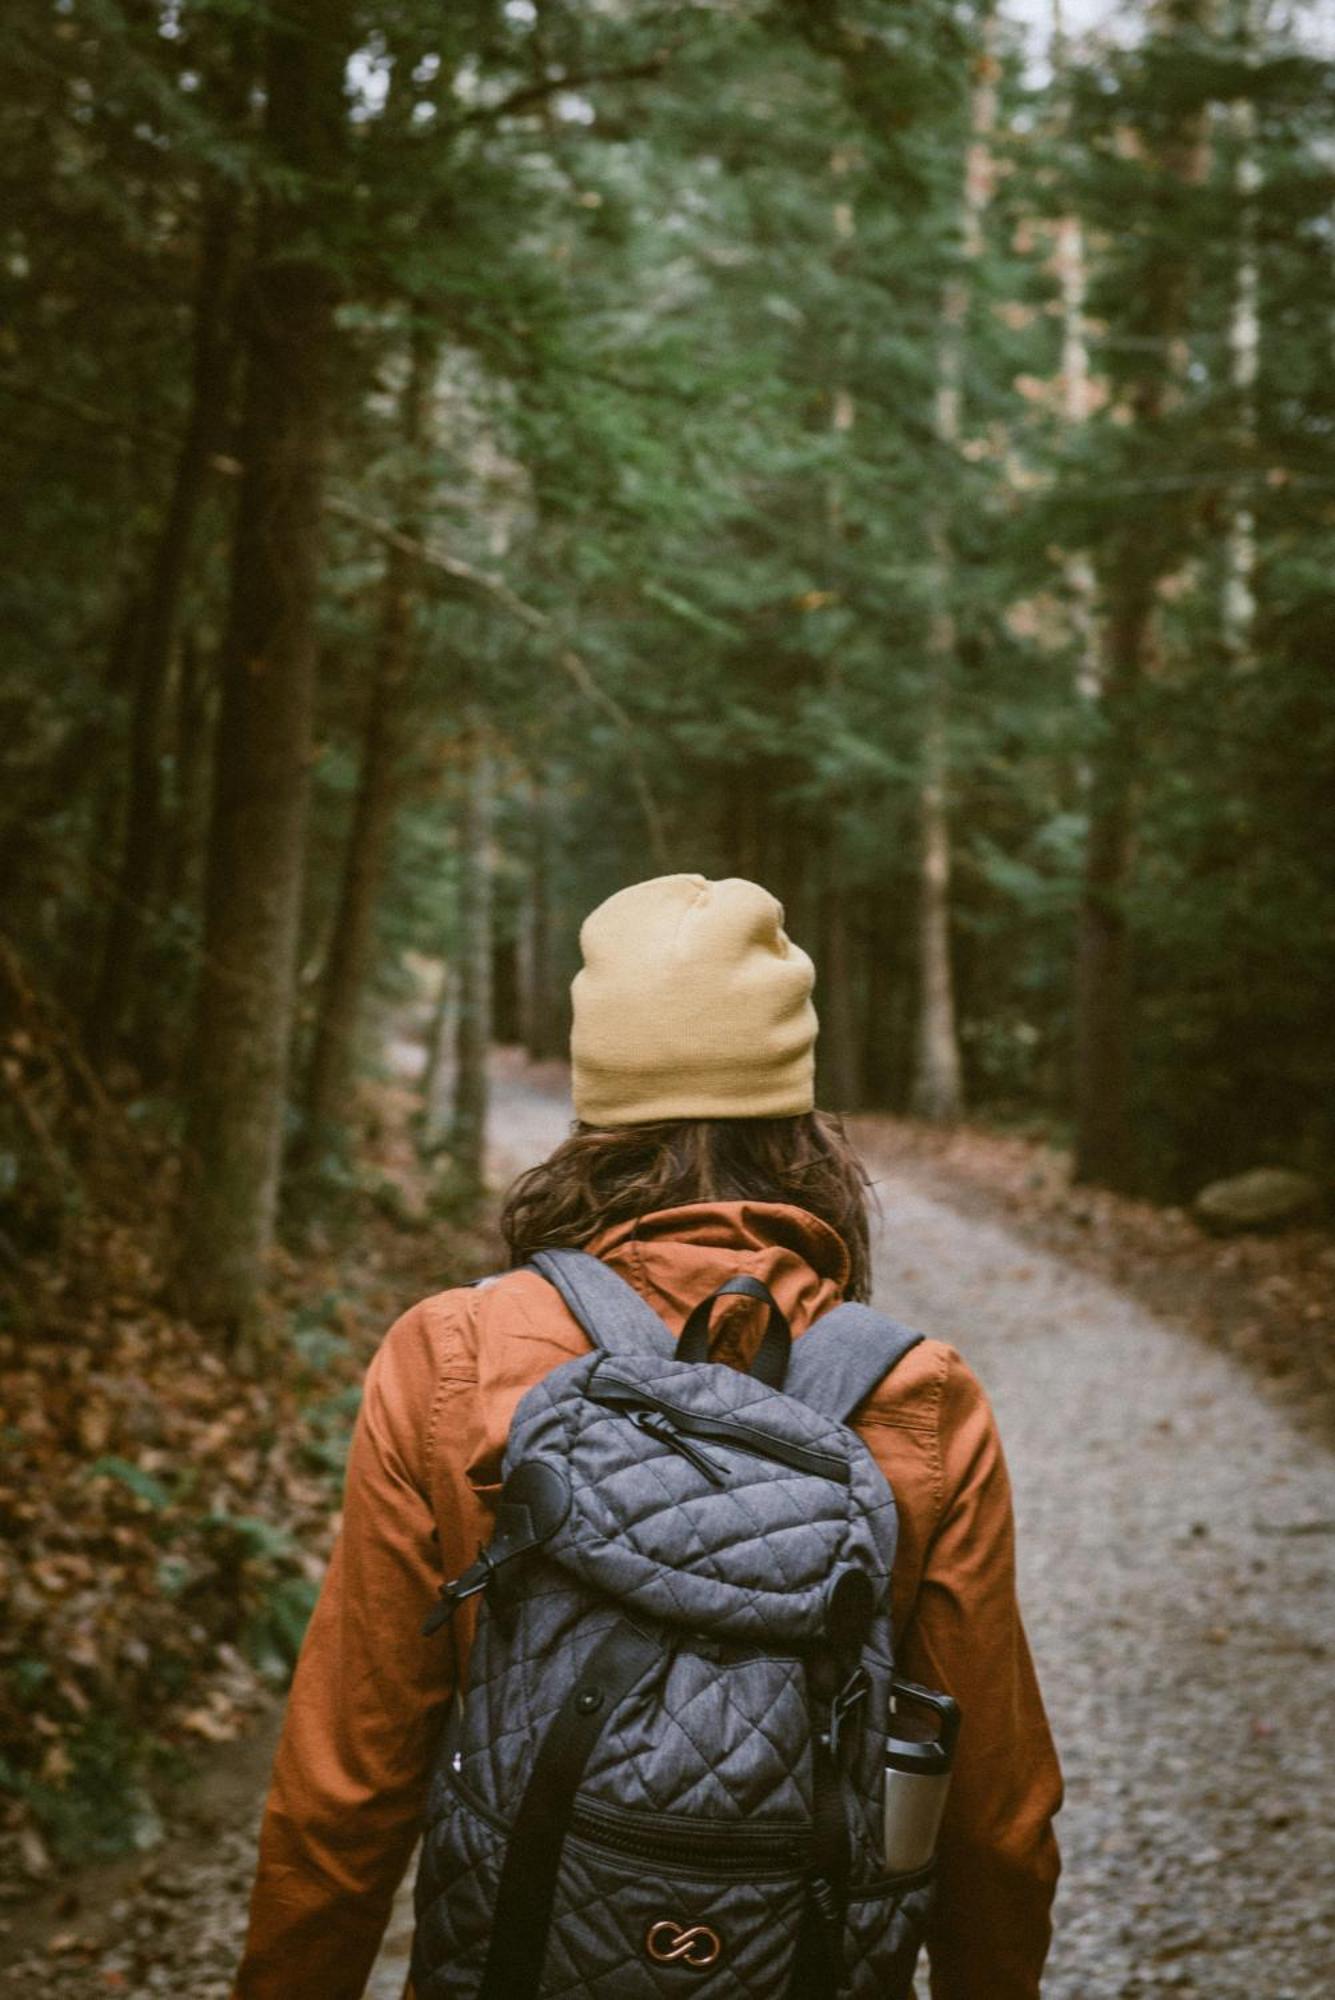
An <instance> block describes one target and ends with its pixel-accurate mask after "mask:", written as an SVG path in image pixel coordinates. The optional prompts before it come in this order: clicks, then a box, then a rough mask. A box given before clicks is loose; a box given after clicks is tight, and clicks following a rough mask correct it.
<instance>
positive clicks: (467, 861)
mask: <svg viewBox="0 0 1335 2000" xmlns="http://www.w3.org/2000/svg"><path fill="white" fill-rule="evenodd" d="M467 753H468V762H467V770H466V784H465V793H464V808H463V817H462V822H461V826H460V842H459V990H458V1017H457V1021H456V1025H455V1037H454V1102H453V1106H452V1112H451V1117H450V1131H449V1140H448V1146H449V1153H450V1160H451V1178H452V1180H453V1182H454V1185H455V1187H456V1189H457V1190H458V1191H459V1192H460V1193H462V1194H464V1195H473V1194H476V1193H478V1192H480V1191H481V1189H482V1186H483V1184H484V1179H485V1169H486V1141H487V1057H488V1054H489V1053H490V1050H491V931H492V924H491V918H492V869H491V837H492V820H493V813H494V791H495V774H494V769H493V759H492V752H491V746H490V744H489V743H488V741H487V738H486V733H485V728H484V726H483V725H482V724H481V723H480V721H476V720H475V721H474V724H473V726H472V727H471V729H470V731H469V737H468V746H467Z"/></svg>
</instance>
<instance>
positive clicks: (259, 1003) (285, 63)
mask: <svg viewBox="0 0 1335 2000" xmlns="http://www.w3.org/2000/svg"><path fill="white" fill-rule="evenodd" d="M348 42H349V36H348V31H347V20H346V14H345V10H344V7H343V6H342V5H341V4H331V3H330V0H321V3H320V4H318V5H317V4H316V0H292V4H291V5H290V6H288V7H287V8H286V9H285V10H284V12H283V13H282V15H281V16H280V17H275V19H274V24H273V25H272V26H271V27H270V29H269V35H268V49H267V72H268V93H267V109H266V127H267V132H268V136H269V138H270V140H271V142H272V145H273V148H274V150H275V152H276V154H277V155H278V157H279V160H280V162H281V164H282V166H283V167H284V168H285V169H286V170H287V175H288V177H289V178H288V179H287V180H285V182H284V183H283V192H281V193H272V194H270V196H269V198H268V202H267V206H266V209H265V213H264V216H263V218H262V225H261V234H260V241H259V254H258V260H257V267H256V270H255V272H254V274H253V277H252V280H251V297H250V300H249V308H250V309H249V326H248V333H247V352H246V363H247V366H246V391H245V402H244V410H243V422H242V450H243V458H244V468H245V469H244V473H243V476H242V481H241V490H240V494H239V497H238V506H237V515H236V527H235V532H234V539H233V547H232V591H231V602H230V607H229V614H228V625H227V633H226V637H225V640H224V644H223V651H222V705H221V711H220V714H219V719H218V732H217V744H216V779H215V788H214V801H213V816H212V825H211V829H210V841H209V862H208V887H207V892H206V907H205V927H204V958H203V972H202V977H201V981H200V993H199V1014H198V1023H197V1031H196V1039H195V1053H194V1089H193V1094H192V1099H191V1103H190V1117H189V1128H188V1156H189V1160H190V1168H191V1172H190V1181H189V1185H188V1191H187V1205H186V1213H185V1217H184V1228H183V1232H182V1249H183V1257H182V1268H181V1276H182V1283H183V1286H184V1289H185V1291H186V1294H187V1297H188V1299H189V1302H190V1305H191V1307H192V1309H193V1310H194V1311H195V1312H196V1313H197V1314H198V1315H199V1316H200V1317H202V1318H207V1319H211V1320H217V1321H220V1322H222V1323H224V1324H225V1325H226V1326H227V1327H228V1328H229V1329H230V1330H231V1331H232V1332H233V1333H234V1334H235V1333H238V1332H241V1331H243V1330H244V1328H245V1327H246V1324H247V1322H248V1321H249V1320H250V1319H251V1317H252V1315H253V1311H254V1308H255V1305H256V1303H257V1299H258V1293H259V1288H260V1286H261V1284H262V1282H263V1278H264V1271H265V1264H266V1260H267V1255H268V1251H269V1248H270V1245H271V1242H272V1237H273V1227H274V1220H275V1211H276V1203H277V1194H278V1170H279V1159H280V1149H281V1142H282V1133H283V1124H284V1118H285V1113H286V1099H287V1078H288V1055H289V1043H290V1037H291V1026H292V1011H293V993H294V983H295V976H296V957H297V944H298V934H299V921H300V911H301V884H302V868H303V860H304V843H305V830H306V808H307V797H308V791H309V779H310V763H311V727H312V711H313V705H314V693H315V661H316V647H315V601H316V589H317V583H318V575H319V560H320V514H321V502H322V498H323V488H324V458H325V448H326V437H327V430H328V414H329V396H328V375H329V370H330V364H331V356H332V347H333V342H334V296H335V295H334V282H333V278H332V276H331V273H330V271H329V269H328V268H327V267H326V266H325V264H324V263H323V262H322V261H321V259H320V256H319V254H318V250H317V247H316V246H317V245H318V244H319V242H320V240H321V236H322V233H323V230H324V227H325V224H326V216H325V214H324V212H323V203H325V202H327V201H328V200H329V197H328V195H327V193H323V192H321V193H318V194H317V193H316V190H317V189H323V188H327V185H328V181H329V179H330V178H332V176H333V172H334V164H335V161H336V157H337V150H338V128H339V126H340V125H341V121H342V116H343V71H344V63H345V58H346V53H347V47H348ZM293 177H299V180H298V184H299V186H300V188H301V189H302V190H304V192H301V193H297V194H292V193H290V192H288V191H287V190H288V189H289V188H290V187H291V185H292V178H293Z"/></svg>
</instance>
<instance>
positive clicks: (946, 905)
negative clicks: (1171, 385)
mask: <svg viewBox="0 0 1335 2000" xmlns="http://www.w3.org/2000/svg"><path fill="white" fill-rule="evenodd" d="M981 41H982V45H981V48H980V50H979V54H978V58H977V65H976V68H975V72H974V79H973V85H972V88H971V90H970V93H969V144H968V149H967V152H966V155H965V168H964V188H963V194H962V199H961V205H960V249H959V268H958V270H957V271H956V273H955V274H954V276H952V277H951V279H950V281H949V282H948V284H947V285H946V287H945V290H944V293H943V294H942V300H941V321H940V332H939V334H938V342H937V389H936V439H937V444H938V446H939V448H940V451H941V455H942V458H943V460H947V461H949V465H948V467H946V468H943V470H947V471H948V472H949V473H951V474H953V470H954V465H955V463H956V462H957V461H958V458H959V449H960V444H961V441H962V437H963V400H964V357H965V343H966V340H967V336H968V323H969V308H970V304H971V301H972V297H973V290H974V273H975V271H976V269H977V266H978V264H979V263H980V261H981V259H982V255H983V217H984V214H985V212H986V209H987V203H988V200H989V197H990V194H991V186H992V134H993V132H994V130H995V128H996V122H997V79H998V75H999V65H998V62H997V58H996V54H995V41H996V19H995V16H994V15H993V14H992V13H991V12H990V11H989V12H988V13H987V15H986V16H985V18H984V20H983V22H982V28H981ZM929 533H930V538H931V545H932V562H931V567H932V569H933V571H934V573H935V577H934V585H933V593H932V596H933V603H934V605H935V607H936V608H935V609H934V611H933V613H932V617H931V622H930V625H929V627H928V639H927V687H926V704H925V705H926V714H925V718H924V723H923V733H922V765H921V777H920V779H919V789H918V840H919V861H918V865H919V871H920V875H919V887H918V1026H917V1035H916V1038H915V1050H914V1062H913V1079H912V1083H911V1085H910V1090H909V1108H910V1109H911V1111H912V1112H913V1114H914V1116H915V1117H918V1118H927V1119H931V1120H932V1121H933V1122H935V1123H940V1124H945V1123H949V1122H950V1121H951V1120H952V1119H955V1118H958V1117H959V1115H960V1113H961V1112H962V1110H963V1108H964V1081H963V1069H962V1065H961V1062H960V1050H959V1030H958V1025H957V1021H956V1009H955V977H954V971H953V968H952V965H951V955H950V914H951V899H950V876H951V832H950V747H949V746H950V707H951V690H952V683H953V680H954V673H955V659H956V647H957V632H956V626H955V614H954V610H953V609H952V598H953V593H954V557H953V551H952V547H951V540H952V535H951V522H950V517H949V510H948V508H940V509H938V511H937V513H936V517H935V519H934V520H933V521H932V523H931V524H930V529H929Z"/></svg>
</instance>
